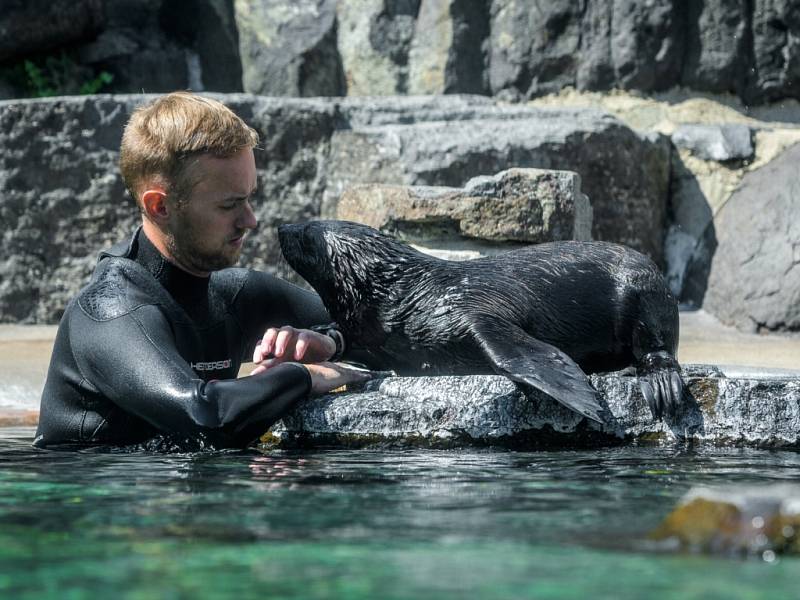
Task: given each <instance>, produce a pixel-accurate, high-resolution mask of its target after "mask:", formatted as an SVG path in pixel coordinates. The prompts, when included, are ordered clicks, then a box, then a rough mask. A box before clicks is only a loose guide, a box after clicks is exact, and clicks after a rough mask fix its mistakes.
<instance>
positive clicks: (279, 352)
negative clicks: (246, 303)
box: [253, 325, 336, 372]
mask: <svg viewBox="0 0 800 600" xmlns="http://www.w3.org/2000/svg"><path fill="white" fill-rule="evenodd" d="M335 352H336V342H334V341H333V340H332V339H331V338H329V337H328V336H327V335H323V334H321V333H317V332H316V331H311V330H310V329H295V328H294V327H289V326H288V325H287V326H286V327H281V328H280V329H276V328H274V327H271V328H269V329H267V331H266V333H265V334H264V337H263V338H262V339H261V341H260V342H259V343H258V345H257V346H256V349H255V352H253V362H254V363H256V364H257V365H260V366H264V367H266V368H269V367H271V366H273V365H276V364H279V363H282V362H286V361H290V360H291V361H297V362H302V363H320V362H324V361H326V360H328V359H329V358H331V357H332V356H333V355H334V353H335ZM256 368H257V369H258V367H256ZM261 370H264V369H261ZM261 370H259V371H258V372H260V371H261Z"/></svg>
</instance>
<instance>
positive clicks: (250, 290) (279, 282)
mask: <svg viewBox="0 0 800 600" xmlns="http://www.w3.org/2000/svg"><path fill="white" fill-rule="evenodd" d="M234 310H235V311H236V313H237V314H238V315H239V316H240V318H241V325H242V330H243V331H244V333H245V336H246V338H247V339H246V343H245V349H244V355H243V357H242V358H243V360H245V361H249V360H251V359H252V356H253V350H254V349H255V345H256V342H258V340H259V339H261V336H262V335H264V332H265V331H266V330H267V329H268V328H270V327H281V326H283V325H291V326H292V327H298V328H303V329H308V328H310V327H312V326H314V325H324V324H326V323H330V322H331V317H330V316H329V315H328V311H327V310H326V309H325V305H324V304H323V303H322V300H320V297H319V296H318V295H317V294H316V293H314V292H310V291H308V290H304V289H303V288H301V287H298V286H296V285H293V284H291V283H289V282H288V281H284V280H283V279H279V278H277V277H273V276H272V275H269V274H267V273H263V272H261V271H250V273H249V274H248V277H247V280H246V281H245V284H244V286H243V287H242V289H241V291H240V292H239V294H238V295H237V297H236V301H235V303H234ZM345 343H346V340H345Z"/></svg>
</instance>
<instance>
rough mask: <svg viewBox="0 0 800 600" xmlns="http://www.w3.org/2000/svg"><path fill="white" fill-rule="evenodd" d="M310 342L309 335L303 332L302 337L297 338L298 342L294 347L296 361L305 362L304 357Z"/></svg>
mask: <svg viewBox="0 0 800 600" xmlns="http://www.w3.org/2000/svg"><path fill="white" fill-rule="evenodd" d="M308 342H309V340H308V334H307V333H306V332H304V331H301V332H300V335H298V336H297V342H296V343H295V345H294V359H295V360H303V357H304V356H305V355H306V349H307V348H308Z"/></svg>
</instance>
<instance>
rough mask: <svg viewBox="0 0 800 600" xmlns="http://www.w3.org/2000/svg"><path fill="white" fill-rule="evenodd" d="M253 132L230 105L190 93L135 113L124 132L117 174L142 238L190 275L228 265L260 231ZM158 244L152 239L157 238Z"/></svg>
mask: <svg viewBox="0 0 800 600" xmlns="http://www.w3.org/2000/svg"><path fill="white" fill-rule="evenodd" d="M257 142H258V135H257V134H256V132H255V131H254V130H253V129H252V128H250V127H248V126H247V124H245V123H244V121H242V119H240V118H239V117H238V116H236V115H235V114H234V113H233V112H232V111H231V110H230V109H228V108H227V107H226V106H224V105H223V104H221V103H220V102H217V101H216V100H212V99H210V98H205V97H201V96H196V95H194V94H190V93H188V92H175V93H172V94H168V95H166V96H162V97H160V98H158V99H157V100H155V101H154V102H151V103H149V104H147V105H145V106H142V107H140V108H138V109H137V110H136V111H135V112H134V113H133V115H132V116H131V118H130V120H129V121H128V124H127V125H126V127H125V133H124V134H123V137H122V146H121V148H120V171H121V172H122V178H123V180H124V181H125V185H126V186H127V188H128V190H129V191H130V193H131V194H132V195H133V197H134V198H135V199H136V203H137V205H138V206H139V208H140V210H141V211H142V215H143V218H144V225H145V233H146V234H147V235H148V237H149V238H150V239H151V241H153V242H154V243H155V244H156V246H157V247H159V250H161V251H162V252H164V253H165V254H166V255H167V257H168V258H171V259H173V260H174V261H175V262H176V263H178V265H179V266H181V267H183V268H184V269H186V270H187V271H189V272H193V273H196V274H205V273H208V272H210V271H213V270H216V269H220V268H223V267H227V266H231V265H232V264H234V263H235V262H236V260H237V259H238V257H239V253H240V251H241V245H242V240H243V236H244V234H245V232H246V230H248V229H252V228H253V227H255V225H256V221H255V216H254V215H253V212H252V208H251V207H250V204H249V199H250V196H251V195H252V194H253V192H254V191H255V186H256V171H255V161H254V158H253V148H254V147H255V145H256V143H257ZM154 238H155V239H154Z"/></svg>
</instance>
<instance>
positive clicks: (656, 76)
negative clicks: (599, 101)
mask: <svg viewBox="0 0 800 600" xmlns="http://www.w3.org/2000/svg"><path fill="white" fill-rule="evenodd" d="M234 5H235V6H236V12H237V18H236V20H235V21H234V19H233V11H234ZM4 8H5V11H4V15H3V16H4V17H6V18H5V20H3V19H2V17H0V32H3V31H5V32H6V34H5V35H2V36H0V38H2V40H3V41H2V42H0V61H3V60H5V59H8V58H10V57H11V56H17V57H18V58H20V59H23V58H25V56H24V55H23V54H24V53H25V52H34V53H38V52H41V51H44V52H56V53H57V52H60V51H61V50H64V49H66V50H68V51H71V50H72V49H73V48H74V47H75V45H74V44H75V43H78V44H83V45H79V46H78V50H79V52H78V54H77V56H78V57H79V58H80V62H81V65H80V66H81V67H86V66H87V65H91V66H93V67H95V68H98V69H99V68H102V69H103V70H107V71H109V72H112V73H114V75H115V80H114V81H113V82H112V83H111V84H110V86H109V87H108V88H107V89H109V90H110V91H114V92H140V91H141V90H145V91H146V92H158V91H166V90H169V89H176V88H181V87H186V86H187V85H189V86H190V87H192V89H195V90H197V89H200V87H198V85H199V86H202V87H203V88H204V89H208V90H214V91H219V92H225V91H238V90H241V89H242V87H241V86H242V82H241V78H242V73H243V70H244V72H245V79H246V80H247V85H246V88H245V89H247V90H250V91H257V92H258V93H264V94H269V95H275V94H278V95H283V94H286V93H287V92H286V90H287V89H294V88H298V89H300V90H301V92H300V94H298V95H313V94H325V95H329V94H332V93H337V94H339V93H345V92H344V91H343V90H345V89H346V90H347V91H346V93H347V94H349V95H392V94H407V93H481V94H484V93H485V94H492V95H498V96H500V97H502V98H506V99H525V98H531V97H534V96H541V95H542V94H545V93H549V92H554V91H557V90H560V89H563V88H564V87H565V86H574V87H576V88H578V89H581V90H608V89H612V88H619V89H631V90H640V91H643V92H653V91H659V90H666V89H669V88H673V87H677V86H681V87H684V88H689V89H694V90H698V91H704V92H723V93H725V92H730V93H734V94H738V95H739V97H740V98H741V99H743V100H744V101H745V102H747V103H750V104H752V103H762V102H767V101H771V100H776V99H782V98H800V84H798V81H800V7H798V4H797V2H796V1H795V0H703V2H690V1H687V0H649V1H648V2H641V1H637V0H584V1H581V2H577V1H576V0H551V1H549V2H531V1H528V0H480V1H476V0H361V1H359V2H351V1H345V0H302V1H301V2H297V1H295V0H114V1H113V2H100V1H99V0H81V1H80V2H77V3H76V2H72V3H68V2H64V1H63V0H59V1H57V2H43V1H42V0H36V1H35V2H23V1H22V0H7V1H6V2H5V4H4ZM102 9H105V11H106V13H107V15H108V24H107V26H106V27H105V28H104V29H102V32H101V33H100V37H99V38H98V39H97V41H96V42H90V43H89V44H88V46H87V45H86V44H85V43H84V42H83V41H82V40H86V39H87V37H91V36H93V35H96V34H97V33H98V32H99V31H100V29H101V27H100V25H98V24H97V23H98V19H97V17H98V15H101V13H102ZM20 15H25V16H24V17H22V18H20ZM31 22H35V23H36V25H35V26H31ZM4 24H5V25H6V28H5V29H4V28H3V25H4ZM240 35H241V42H242V52H241V57H240V54H239V50H238V40H239V36H240ZM84 46H85V47H84ZM4 51H5V52H6V55H5V58H4V55H3V52H4ZM20 52H22V53H23V54H19V53H20ZM273 74H277V75H279V76H272V75H273ZM2 77H3V76H2V73H0V91H2V90H3V89H5V88H6V87H7V85H8V82H7V81H6V82H3V81H2ZM331 89H333V90H335V91H333V92H332V91H331ZM10 93H13V90H12V91H11V92H10Z"/></svg>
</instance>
